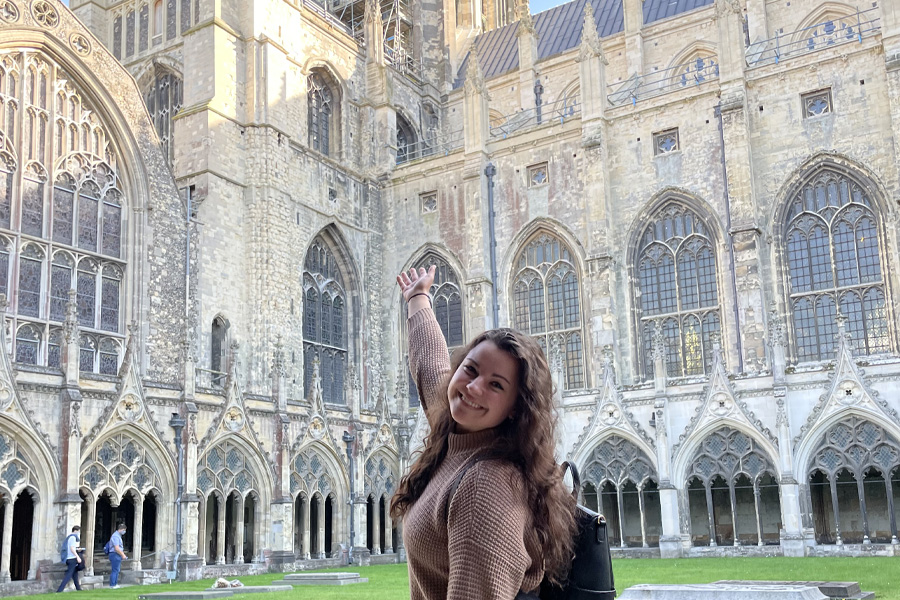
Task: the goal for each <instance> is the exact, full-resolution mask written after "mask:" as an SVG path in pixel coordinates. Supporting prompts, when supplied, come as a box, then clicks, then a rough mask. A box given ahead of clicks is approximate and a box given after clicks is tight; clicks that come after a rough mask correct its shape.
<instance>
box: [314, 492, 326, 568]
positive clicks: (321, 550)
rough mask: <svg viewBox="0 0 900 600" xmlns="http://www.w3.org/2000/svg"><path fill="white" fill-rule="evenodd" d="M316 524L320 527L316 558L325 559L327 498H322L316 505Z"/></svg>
mask: <svg viewBox="0 0 900 600" xmlns="http://www.w3.org/2000/svg"><path fill="white" fill-rule="evenodd" d="M316 514H317V518H316V524H317V525H318V527H319V531H318V540H317V541H318V543H317V544H316V558H325V552H326V548H325V498H324V497H322V496H320V497H319V501H318V502H317V503H316Z"/></svg>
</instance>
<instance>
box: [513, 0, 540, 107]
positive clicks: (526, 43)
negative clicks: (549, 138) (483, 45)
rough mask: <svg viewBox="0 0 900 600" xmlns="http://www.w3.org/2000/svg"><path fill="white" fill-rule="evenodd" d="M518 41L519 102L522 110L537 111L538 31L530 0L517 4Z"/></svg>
mask: <svg viewBox="0 0 900 600" xmlns="http://www.w3.org/2000/svg"><path fill="white" fill-rule="evenodd" d="M516 17H517V18H518V20H519V25H518V27H517V28H516V39H517V43H518V47H519V102H520V106H521V108H522V110H534V109H535V104H536V103H535V100H536V98H535V94H534V83H535V81H536V80H537V78H538V77H539V75H538V73H537V70H536V69H535V68H534V63H536V62H537V57H538V54H537V31H535V29H534V21H533V20H532V19H531V8H530V7H529V6H528V0H520V1H519V2H517V3H516Z"/></svg>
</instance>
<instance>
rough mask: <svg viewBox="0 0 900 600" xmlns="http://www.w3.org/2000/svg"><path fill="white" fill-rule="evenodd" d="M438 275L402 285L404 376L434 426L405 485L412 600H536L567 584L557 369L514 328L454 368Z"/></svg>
mask: <svg viewBox="0 0 900 600" xmlns="http://www.w3.org/2000/svg"><path fill="white" fill-rule="evenodd" d="M434 273H435V267H431V268H429V269H428V270H427V271H426V270H425V269H418V270H416V269H410V270H409V272H408V273H401V274H400V275H399V276H398V277H397V283H398V284H399V285H400V290H401V292H402V294H403V299H404V300H406V302H407V308H408V315H409V319H408V323H409V366H410V370H411V371H412V375H413V379H414V380H415V382H416V386H417V387H418V389H419V398H421V401H422V407H423V409H424V410H425V414H426V416H427V418H428V423H429V425H430V426H431V433H430V434H429V435H428V436H427V437H426V438H425V448H424V450H423V451H422V454H421V455H420V456H419V458H418V460H417V461H416V462H414V463H413V465H412V466H411V467H410V470H409V472H408V473H407V474H406V476H404V477H403V479H402V480H401V482H400V486H399V488H398V489H397V493H396V495H395V496H394V498H393V501H392V503H391V514H392V515H393V516H394V517H395V518H402V520H403V541H404V544H405V545H406V551H407V558H408V561H409V562H408V567H409V587H410V596H411V598H412V600H439V599H440V600H471V599H473V598H490V599H491V600H513V598H519V599H523V598H530V599H534V598H537V589H538V586H539V585H540V583H541V580H542V578H543V577H544V576H545V575H546V576H547V578H548V580H549V581H551V582H552V583H559V582H562V581H565V579H566V575H567V570H568V568H569V565H570V563H571V561H572V553H573V534H574V532H575V530H576V529H575V517H574V513H575V499H574V498H573V497H572V495H571V494H570V493H569V491H568V490H567V489H566V488H565V485H564V484H563V480H562V472H561V470H560V469H559V467H558V466H557V465H556V461H555V458H554V452H555V449H556V431H555V426H556V416H555V412H554V404H553V381H552V379H551V376H550V368H549V366H548V365H547V360H546V359H545V358H544V353H543V351H542V350H541V347H540V346H539V345H538V343H537V342H536V341H535V340H534V339H533V338H531V337H530V336H528V335H526V334H524V333H522V332H519V331H516V330H513V329H493V330H489V331H485V332H484V333H481V334H479V335H478V336H476V337H475V339H474V340H472V341H471V342H470V343H469V344H468V345H467V346H466V347H465V348H463V349H461V350H460V351H458V352H456V353H454V355H453V358H452V360H451V358H450V356H449V354H448V352H447V344H446V342H445V341H444V336H443V334H442V333H441V327H440V325H439V324H438V321H437V318H436V317H435V313H434V311H433V309H432V306H431V295H430V293H429V292H430V290H431V286H432V285H433V283H434Z"/></svg>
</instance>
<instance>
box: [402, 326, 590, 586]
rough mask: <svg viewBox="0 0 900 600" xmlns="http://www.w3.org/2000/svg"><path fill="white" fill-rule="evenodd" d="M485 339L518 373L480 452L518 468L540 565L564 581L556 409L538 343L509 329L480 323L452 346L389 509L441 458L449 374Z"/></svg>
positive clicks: (567, 500)
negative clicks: (507, 405) (507, 413)
mask: <svg viewBox="0 0 900 600" xmlns="http://www.w3.org/2000/svg"><path fill="white" fill-rule="evenodd" d="M484 341H490V342H493V343H494V344H496V345H497V347H498V348H500V349H501V350H503V351H504V352H506V353H507V354H509V355H510V356H512V357H513V358H514V359H515V360H516V362H517V363H518V366H519V380H518V382H517V383H518V397H517V398H516V403H515V406H514V408H513V412H512V416H511V417H510V418H509V419H506V420H504V421H503V423H502V424H500V425H498V426H497V428H496V431H497V438H496V439H495V440H494V441H493V443H492V444H491V446H490V448H489V449H487V450H486V451H485V452H484V453H483V454H482V455H481V457H482V459H501V460H507V461H509V462H511V463H512V464H514V465H516V466H517V467H518V468H519V470H520V471H521V473H522V476H523V480H524V483H525V491H526V494H527V502H528V506H529V507H530V508H531V514H532V518H533V521H532V526H533V531H534V533H535V535H536V538H537V540H536V541H537V543H538V545H539V546H540V548H541V549H542V552H543V559H544V572H545V573H546V575H547V577H548V578H549V579H550V580H551V581H553V582H554V583H562V582H563V581H564V580H565V578H566V575H567V574H568V568H569V565H570V563H571V561H572V552H573V535H574V533H575V517H574V514H575V499H574V498H573V497H572V495H571V494H570V493H569V491H568V490H567V489H566V487H565V485H564V484H563V481H562V476H561V470H560V468H559V467H558V466H557V464H556V459H555V456H554V449H555V445H556V436H555V432H556V422H557V416H556V410H555V407H554V404H553V381H552V379H551V377H550V368H549V367H548V365H547V360H546V359H545V358H544V353H543V351H542V350H541V348H540V346H538V344H537V342H535V340H534V339H532V338H531V337H529V336H527V335H525V334H524V333H521V332H519V331H516V330H514V329H492V330H489V331H485V332H484V333H482V334H481V335H479V336H478V337H476V338H475V339H474V340H472V341H471V342H470V343H469V344H468V346H466V347H464V348H462V349H461V350H459V351H457V352H455V353H454V355H453V358H452V360H451V365H450V366H451V368H450V373H449V374H448V376H447V377H446V379H445V380H444V382H443V383H442V386H441V392H442V393H440V394H439V395H438V402H436V403H435V405H434V406H429V407H428V413H427V415H428V422H429V425H430V426H431V433H430V434H429V435H428V437H426V438H425V448H424V450H423V451H422V454H421V456H420V457H419V459H418V460H417V461H416V462H415V463H413V465H412V466H411V467H410V470H409V472H408V473H407V474H406V476H404V477H403V479H402V480H401V481H400V486H399V487H398V489H397V493H396V494H395V495H394V498H393V500H392V501H391V515H392V516H393V517H394V518H400V517H402V516H403V515H405V514H406V512H407V511H408V510H409V509H410V508H411V507H412V505H413V504H414V503H415V502H416V500H418V499H419V497H421V495H422V493H423V492H424V491H425V488H426V487H427V486H428V484H429V482H430V481H431V480H432V478H433V477H434V474H435V473H436V472H437V470H438V467H440V465H441V463H443V461H444V457H445V456H446V455H447V446H448V439H449V437H450V433H451V432H453V430H454V421H453V417H452V416H451V414H450V404H449V400H448V397H447V388H448V386H449V383H450V378H451V377H452V375H453V373H455V372H456V370H457V369H458V368H459V366H460V365H461V364H462V362H463V360H464V359H465V357H466V356H467V355H468V354H469V352H471V351H472V350H473V349H474V348H475V347H476V346H477V345H478V344H480V343H481V342H484Z"/></svg>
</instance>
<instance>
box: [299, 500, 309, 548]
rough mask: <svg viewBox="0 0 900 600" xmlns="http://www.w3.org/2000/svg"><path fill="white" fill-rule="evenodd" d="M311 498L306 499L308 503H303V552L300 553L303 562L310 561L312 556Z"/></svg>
mask: <svg viewBox="0 0 900 600" xmlns="http://www.w3.org/2000/svg"><path fill="white" fill-rule="evenodd" d="M310 504H311V503H310V498H309V497H307V498H306V502H304V503H303V518H304V520H303V551H302V552H301V553H300V558H301V559H303V560H309V559H310V558H311V557H312V555H311V554H310V552H309V527H310V523H311V521H310V516H311V513H310Z"/></svg>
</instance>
